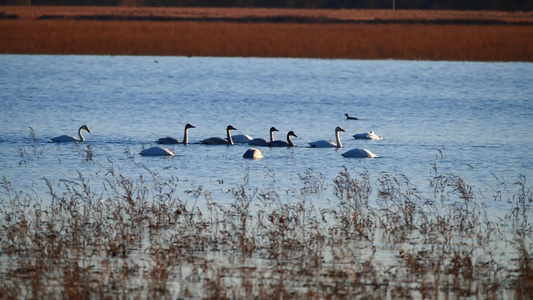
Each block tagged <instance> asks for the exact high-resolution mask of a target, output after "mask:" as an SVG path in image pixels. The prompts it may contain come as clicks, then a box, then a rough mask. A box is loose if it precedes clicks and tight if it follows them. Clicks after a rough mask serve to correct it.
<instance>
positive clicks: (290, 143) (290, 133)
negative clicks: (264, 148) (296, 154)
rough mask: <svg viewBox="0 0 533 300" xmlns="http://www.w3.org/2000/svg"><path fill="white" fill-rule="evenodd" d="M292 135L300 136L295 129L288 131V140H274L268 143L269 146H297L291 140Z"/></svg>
mask: <svg viewBox="0 0 533 300" xmlns="http://www.w3.org/2000/svg"><path fill="white" fill-rule="evenodd" d="M291 136H294V137H298V136H297V135H296V134H294V132H293V131H289V132H288V133H287V141H286V142H285V141H279V140H278V141H272V142H269V143H268V146H269V147H295V146H296V145H295V144H294V142H293V141H292V140H291Z"/></svg>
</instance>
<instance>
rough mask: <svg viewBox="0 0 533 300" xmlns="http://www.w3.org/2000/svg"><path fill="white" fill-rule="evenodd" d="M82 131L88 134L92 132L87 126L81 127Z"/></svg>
mask: <svg viewBox="0 0 533 300" xmlns="http://www.w3.org/2000/svg"><path fill="white" fill-rule="evenodd" d="M82 129H83V130H87V132H88V133H91V131H90V130H89V126H87V125H83V126H81V127H80V130H82Z"/></svg>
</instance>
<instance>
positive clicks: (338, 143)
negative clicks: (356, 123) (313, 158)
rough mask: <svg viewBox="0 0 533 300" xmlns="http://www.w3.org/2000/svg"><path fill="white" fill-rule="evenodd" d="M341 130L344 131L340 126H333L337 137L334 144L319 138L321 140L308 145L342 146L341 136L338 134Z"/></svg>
mask: <svg viewBox="0 0 533 300" xmlns="http://www.w3.org/2000/svg"><path fill="white" fill-rule="evenodd" d="M341 131H344V129H342V127H340V126H337V128H335V138H336V139H337V143H336V144H335V143H333V142H330V141H326V140H321V141H316V142H312V143H309V146H311V147H312V148H327V147H335V148H342V144H341V137H340V135H339V133H340V132H341Z"/></svg>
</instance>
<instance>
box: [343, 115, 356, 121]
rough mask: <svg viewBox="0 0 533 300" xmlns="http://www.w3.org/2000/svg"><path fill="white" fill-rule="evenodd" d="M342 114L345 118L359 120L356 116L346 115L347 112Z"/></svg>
mask: <svg viewBox="0 0 533 300" xmlns="http://www.w3.org/2000/svg"><path fill="white" fill-rule="evenodd" d="M344 115H345V116H346V119H347V120H359V119H358V118H356V117H350V116H348V114H344Z"/></svg>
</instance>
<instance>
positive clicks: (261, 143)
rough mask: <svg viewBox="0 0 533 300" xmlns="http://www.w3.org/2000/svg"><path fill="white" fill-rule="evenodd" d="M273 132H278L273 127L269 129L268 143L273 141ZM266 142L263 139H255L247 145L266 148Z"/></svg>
mask: <svg viewBox="0 0 533 300" xmlns="http://www.w3.org/2000/svg"><path fill="white" fill-rule="evenodd" d="M274 131H279V130H277V129H276V128H275V127H270V142H273V141H274ZM268 142H269V141H267V140H265V139H263V138H255V139H253V140H251V141H250V142H249V143H248V144H250V145H254V146H268Z"/></svg>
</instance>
